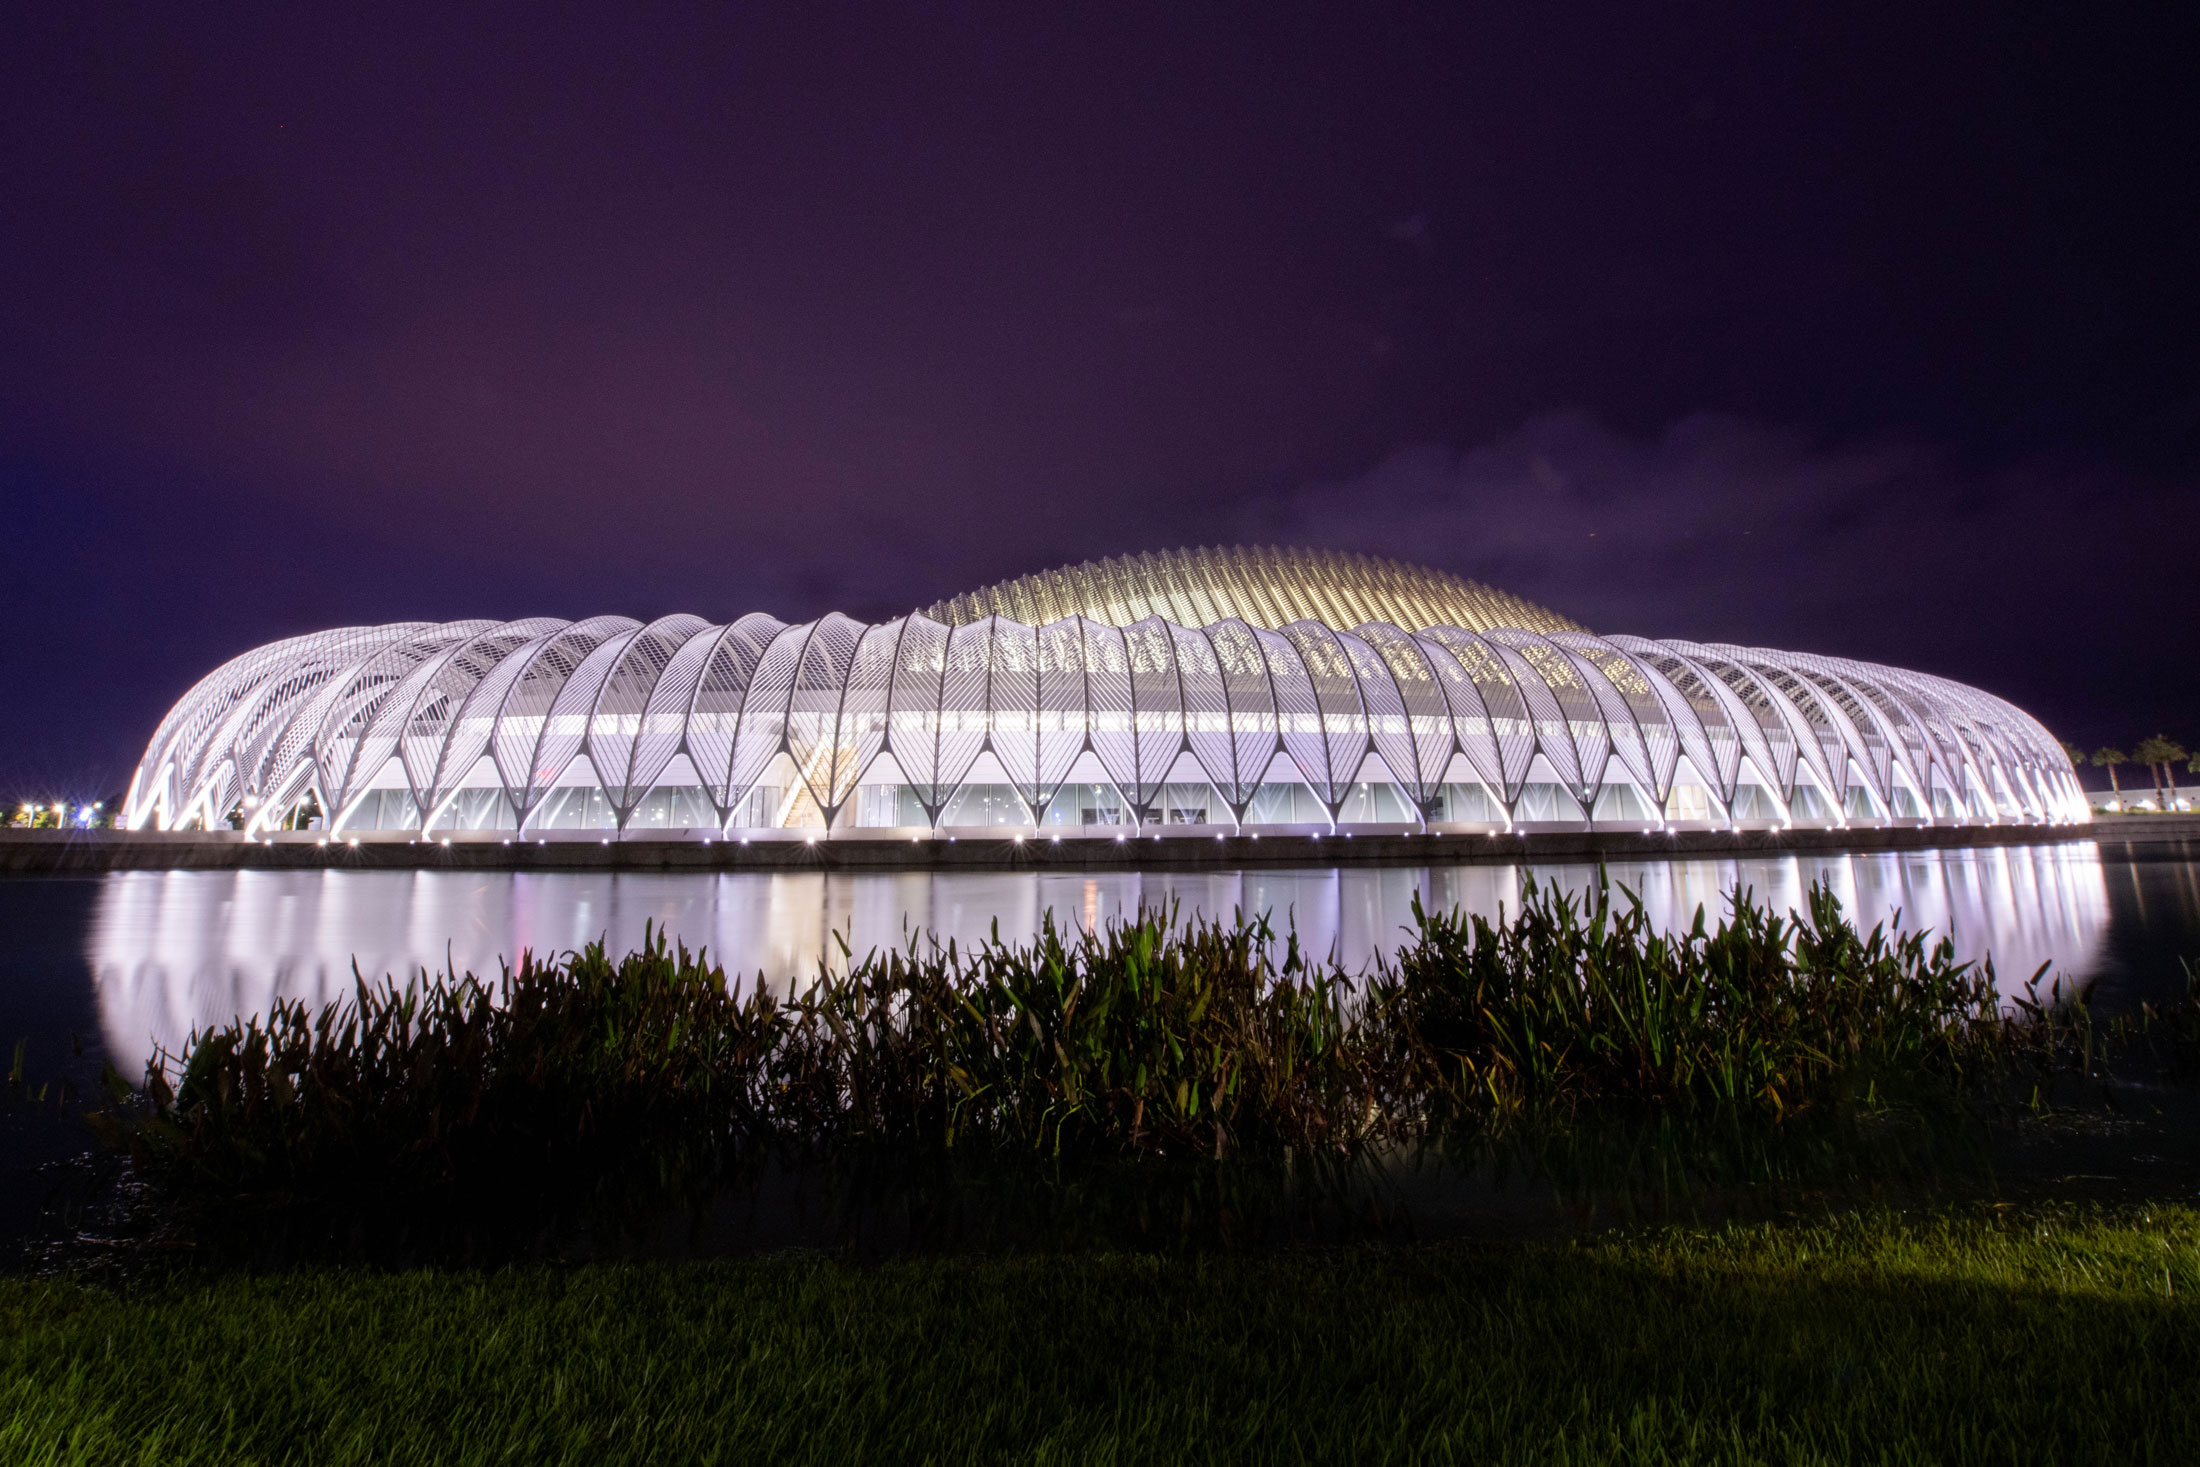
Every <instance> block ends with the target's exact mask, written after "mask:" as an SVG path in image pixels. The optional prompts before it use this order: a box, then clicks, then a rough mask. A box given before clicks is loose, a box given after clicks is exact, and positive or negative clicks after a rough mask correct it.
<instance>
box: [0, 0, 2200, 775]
mask: <svg viewBox="0 0 2200 1467" xmlns="http://www.w3.org/2000/svg"><path fill="white" fill-rule="evenodd" d="M2196 42H2200V11H2195V10H2194V9H2193V8H2191V7H2189V6H2168V5H2164V6H2159V7H2148V6H2118V7H2112V8H2108V9H2102V8H2099V7H2093V8H2067V7H2065V8H2060V9H2059V10H2056V11H2050V10H2048V9H2047V8H2045V7H2042V8H2041V9H2040V11H2039V12H2038V13H2037V14H2033V13H2031V12H2030V11H2028V10H2027V9H2024V8H2020V7H2012V6H2008V5H1978V6H1970V7H1956V6H1933V5H1910V6H1847V7H1828V8H1824V9H1821V10H1818V11H1815V12H1813V11H1806V10H1804V9H1801V8H1796V7H1765V6H1761V5H1732V6H1715V5H1696V6H1684V7H1672V6H1663V7H1643V6H1616V5H1615V6H1565V7H1554V6H1541V5H1535V6H1508V7H1502V8H1500V7H1494V6H1489V7H1485V6H1447V7H1436V6H1424V7H1416V8H1412V9H1395V10H1393V9H1386V8H1382V7H1371V6H1366V5H1338V6H1334V7H1321V8H1316V7H1303V6H1281V5H1264V6H1250V7H1245V8H1243V9H1238V8H1234V7H1209V6H1198V7H1187V6H1182V5H1163V6H1155V7H1152V8H1139V7H1134V6H1130V5H1107V6H1092V7H1079V8H1076V9H1075V10H1071V9H1070V8H1067V7H1059V6H1043V5H1042V6H1031V5H1010V6H1002V7H999V8H997V9H977V8H964V7H959V6H938V5H922V6H918V5H909V6H877V7H871V6H837V5H836V6H814V5H789V6H779V7H772V8H768V9H767V8H762V7H750V6H743V5H719V6H707V7H706V6H693V7H682V8H664V9H654V8H649V7H644V6H639V5H619V6H597V7H589V8H586V9H585V10H583V11H580V12H578V13H575V12H573V11H568V10H563V9H555V10H554V9H552V8H549V7H540V6H518V5H495V6H471V7H458V6H449V5H436V6H421V7H406V6H403V5H398V4H386V5H378V6H370V7H365V8H363V9H358V10H356V11H351V12H347V13H346V14H339V13H338V12H337V11H336V10H335V9H333V8H331V7H323V6H289V7H280V8H277V7H270V8H267V9H265V10H263V11H260V12H258V13H252V12H250V11H249V10H248V9H247V8H245V7H241V6H223V7H210V8H202V7H193V8H177V7H173V6H147V7H144V8H142V9H126V8H121V7H107V6H99V5H16V6H12V7H9V8H8V11H7V13H6V15H5V18H0V190H4V192H0V198H4V201H5V216H4V217H5V220H6V223H5V226H4V227H0V504H4V506H5V510H6V523H7V526H8V528H9V531H10V535H9V540H10V547H9V548H10V555H9V565H8V571H7V575H8V584H9V587H10V594H9V596H8V598H7V605H8V608H9V613H10V614H9V620H10V622H11V623H12V625H11V627H10V632H9V635H8V636H7V637H6V638H5V639H4V641H0V674H4V677H5V685H6V687H7V688H8V689H9V693H8V696H7V697H6V699H5V700H4V702H0V795H4V796H7V797H10V798H12V797H14V796H17V795H21V794H36V795H44V794H48V793H55V794H68V795H71V796H74V797H78V798H93V797H96V796H99V795H102V794H107V793H110V792H113V791H116V790H119V789H120V788H121V786H122V784H123V783H124V782H125V780H126V779H127V777H128V772H129V768H130V766H131V765H132V764H133V763H134V761H135V759H136V757H137V755H138V753H139V751H140V750H141V748H142V746H143V743H144V740H145V738H146V737H147V735H148V734H149V733H150V732H151V730H152V727H153V725H154V723H155V722H156V721H157V720H158V718H159V717H160V715H161V713H162V712H163V711H165V709H166V708H167V706H168V704H169V703H170V702H171V701H172V700H173V699H174V698H175V697H176V696H177V695H179V694H180V693H181V692H182V691H183V690H184V688H186V687H187V686H188V685H189V684H190V683H191V682H192V681H194V680H195V679H196V678H197V677H198V676H199V675H201V674H202V673H203V672H205V671H207V670H208V669H209V668H211V667H212V666H213V665H214V664H215V663H217V662H218V661H220V660H222V659H224V658H226V657H228V656H230V655H232V654H234V653H236V652H238V651H241V650H243V649H244V648H246V647H248V646H250V645H252V644H254V643H257V642H261V641H266V640H269V639H272V638H275V637H279V636H286V635H290V634H293V633H297V632H302V631H308V630H313V629H317V628H321V627H326V626H331V625H337V624H341V623H348V622H369V621H385V620H399V619H412V618H442V617H457V616H519V615H527V614H537V613H541V614H556V615H564V616H579V615H585V614H589V613H593V612H606V611H618V612H625V613H628V614H630V615H634V616H641V617H648V616H653V615H656V614H659V613H662V612H666V611H671V610H689V611H694V612H697V613H699V614H701V615H704V616H707V617H710V618H712V619H714V620H724V619H729V618H731V617H734V616H736V615H739V614H740V613H742V612H746V611H751V610H766V611H771V612H774V613H776V614H777V615H780V616H782V617H786V618H789V619H795V618H801V617H808V616H812V615H816V614H818V613H821V612H823V611H826V610H830V609H834V608H838V609H840V610H843V611H847V612H849V613H851V614H854V615H858V616H865V617H872V618H879V617H885V616H890V615H893V614H897V613H899V612H901V611H905V610H908V609H909V608H911V607H913V606H916V605H919V604H921V603H924V602H927V601H930V600H932V599H934V598H936V597H939V596H942V595H945V594H948V593H951V592H955V591H960V590H966V589H969V588H972V587H974V586H976V585H979V584H982V583H984V582H986V581H989V580H993V579H996V578H999V577H1003V576H1008V575H1014V574H1018V573H1021V572H1024V571H1029V570H1034V569H1039V568H1043V567H1045V566H1048V565H1053V564H1058V563H1060V562H1063V561H1066V560H1080V559H1085V558H1087V557H1091V556H1097V555H1103V554H1113V553H1120V552H1125V551H1134V550H1141V549H1154V548H1162V547H1167V546H1172V545H1179V544H1213V543H1222V542H1236V541H1246V540H1262V541H1276V542H1282V543H1296V544H1307V545H1319V546H1335V547H1340V548H1350V549H1361V550H1370V551H1377V552H1381V553H1384V554H1389V555H1395V556H1400V557H1404V558H1408V559H1413V560H1418V561H1423V562H1426V563H1429V564H1432V565H1436V566H1441V567H1443V568H1445V569H1449V570H1453V571H1457V572H1461V573H1463V574H1466V575H1470V576H1475V577H1478V578H1480V579H1484V580H1488V581H1491V582H1493V583H1495V584H1498V585H1501V586H1504V587H1506V588H1507V589H1510V590H1513V591H1516V592H1518V593H1520V594H1522V595H1524V596H1528V597H1530V598H1532V599H1536V600H1540V601H1543V602H1546V603H1548V604H1549V605H1551V606H1553V607H1555V608H1557V609H1559V610H1561V611H1564V612H1566V613H1568V614H1570V615H1572V616H1575V617H1577V618H1579V619H1581V620H1583V621H1585V622H1587V623H1589V624H1590V625H1591V626H1593V627H1595V628H1597V629H1598V630H1601V631H1627V632H1639V633H1644V634H1648V635H1671V636H1690V637H1700V638H1705V639H1715V640H1725V641H1735V642H1750V643H1759V644H1763V645H1769V646H1774V647H1784V648H1791V649H1797V650H1810V651H1823V652H1831V653H1838V654H1843V655H1849V656H1856V657H1863V658H1870V659H1875V660H1880V661H1887V662H1894V663H1899V664H1902V665H1906V666H1911V667H1916V668H1920V669H1923V670H1926V671H1931V672H1936V673H1943V674H1947V675H1950V676H1953V677H1957V678H1961V679H1963V680H1966V681H1969V682H1973V683H1976V684H1978V685H1980V686H1983V687H1986V688H1988V689H1991V690H1993V691H1995V692H1998V693H2001V694H2003V695H2005V696H2007V697H2010V698H2012V699H2014V700H2016V701H2017V702H2019V703H2020V704H2022V705H2023V706H2025V707H2026V708H2028V709H2029V710H2031V711H2032V712H2034V713H2035V714H2037V715H2038V716H2039V717H2041V718H2042V719H2043V720H2045V721H2046V722H2047V723H2048V725H2049V727H2050V728H2052V729H2053V730H2054V731H2056V732H2057V733H2058V734H2061V735H2062V736H2063V737H2065V738H2069V739H2073V740H2077V741H2081V742H2083V743H2085V744H2086V745H2087V746H2089V747H2090V746H2091V745H2093V744H2096V743H2100V742H2104V741H2114V742H2125V741H2128V740H2130V739H2133V738H2135V737H2137V736H2139V735H2141V734H2145V733H2151V732H2154V731H2156V730H2157V729H2160V730H2161V731H2164V732H2167V733H2169V734H2171V735H2172V736H2180V737H2183V738H2184V739H2185V740H2186V741H2187V742H2196V740H2195V735H2200V678H2196V675H2195V673H2196V661H2200V634H2196V627H2200V615H2196V601H2200V592H2196V590H2195V571H2194V567H2195V560H2196V555H2200V493H2196V492H2195V491H2196V488H2200V347H2196V344H2200V203H2196V199H2200V189H2196V188H2195V186H2194V180H2195V173H2196V169H2200V88H2196V87H2195V86H2194V85H2193V81H2192V78H2193V76H2194V75H2195V74H2196V66H2200V45H2196Z"/></svg>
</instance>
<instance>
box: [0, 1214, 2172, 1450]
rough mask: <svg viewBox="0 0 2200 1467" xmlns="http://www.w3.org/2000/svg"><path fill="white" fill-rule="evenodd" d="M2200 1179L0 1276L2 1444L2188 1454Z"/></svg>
mask: <svg viewBox="0 0 2200 1467" xmlns="http://www.w3.org/2000/svg"><path fill="white" fill-rule="evenodd" d="M2196 1380H2200V1213H2196V1212H2194V1211H2192V1210H2188V1209H2181V1208H2171V1209H2164V1208H2151V1209H2132V1210H2128V1211H2122V1212H2091V1211H2083V1212H2081V1211H2068V1210H2063V1211H2037V1210H2034V1211H2022V1210H2009V1211H2003V1212H1998V1213H1996V1212H1977V1213H1967V1214H1962V1215H1956V1216H1940V1217H1916V1218H1908V1219H1905V1218H1901V1217H1891V1216H1879V1217H1864V1218H1852V1219H1847V1220H1840V1221H1832V1222H1816V1223H1808V1224H1802V1223H1798V1224H1792V1225H1785V1226H1770V1227H1747V1228H1731V1229H1716V1230H1664V1231H1658V1232H1643V1233H1627V1234H1605V1235H1600V1236H1597V1237H1593V1238H1589V1239H1585V1240H1580V1241H1573V1242H1563V1241H1552V1242H1531V1243H1516V1242H1506V1243H1494V1242H1493V1243H1474V1244H1451V1245H1438V1246H1425V1247H1416V1248H1396V1249H1382V1248H1356V1249H1346V1250H1335V1251H1308V1252H1299V1253H1277V1254H1265V1255H1249V1256H1208V1257H1200V1258H1186V1259H1175V1258H1152V1257H1133V1256H1112V1257H1094V1256H1068V1257H1053V1256H1029V1257H1020V1258H994V1259H949V1260H939V1259H932V1260H919V1261H909V1262H895V1263H888V1264H883V1265H875V1266H855V1265H848V1264H842V1263H836V1262H831V1261H827V1260H824V1259H820V1258H818V1257H815V1256H782V1257H774V1258H765V1259H758V1260H750V1261H742V1262H730V1263H711V1264H687V1265H639V1266H626V1265H595V1266H586V1267H571V1268H554V1267H531V1268H520V1269H512V1270H508V1271H502V1272H496V1273H487V1274H476V1273H466V1272H422V1273H408V1274H382V1275H375V1274H363V1273H349V1272H335V1271H298V1272H289V1273H279V1274H274V1275H264V1276H245V1275H229V1276H221V1277H205V1276H184V1277H180V1278H176V1279H172V1280H169V1281H166V1282H160V1283H153V1284H137V1285H132V1286H130V1287H128V1288H125V1289H120V1290H117V1289H113V1288H106V1287H91V1286H85V1285H80V1284H73V1283H57V1282H40V1281H31V1280H24V1279H9V1280H0V1462H7V1463H15V1464H43V1463H63V1462H131V1463H138V1462H143V1463H147V1464H152V1463H158V1464H161V1467H182V1464H186V1463H201V1462H207V1463H212V1462H221V1463H232V1462H315V1463H341V1462H385V1461H392V1462H483V1463H487V1462H571V1463H576V1464H581V1463H586V1464H607V1463H625V1462H686V1461H699V1462H775V1463H783V1462H803V1461H819V1462H846V1461H857V1460H868V1461H880V1462H905V1461H906V1462H920V1461H933V1462H956V1463H960V1462H972V1461H990V1460H1017V1461H1022V1460H1037V1461H1100V1462H1117V1461H1122V1462H1130V1461H1177V1460H1187V1461H1202V1462H1214V1461H1233V1462H1266V1461H1286V1460H1289V1461H1298V1460H1306V1461H1323V1462H1344V1461H1376V1460H1383V1461H1473V1462H1500V1461H1521V1462H1603V1461H1628V1462H1697V1461H1703V1462H1778V1463H1801V1462H1819V1461H1829V1462H1880V1461H1888V1462H1997V1463H2000V1462H2057V1463H2070V1462H2096V1461H2097V1462H2120V1463H2121V1462H2194V1461H2200V1400H2196V1397H2195V1393H2194V1384H2195V1381H2196Z"/></svg>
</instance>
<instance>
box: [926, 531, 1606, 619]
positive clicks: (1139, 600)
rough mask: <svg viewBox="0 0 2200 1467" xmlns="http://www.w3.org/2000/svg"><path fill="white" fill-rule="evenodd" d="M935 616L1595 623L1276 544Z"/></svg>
mask: <svg viewBox="0 0 2200 1467" xmlns="http://www.w3.org/2000/svg"><path fill="white" fill-rule="evenodd" d="M924 615H926V616H928V617H931V618H932V619H933V620H934V621H941V622H946V623H948V624H949V625H951V626H963V625H967V624H969V623H971V622H974V621H982V620H984V619H985V618H986V617H988V616H996V615H998V616H1005V617H1009V618H1011V619H1013V620H1016V621H1020V622H1026V623H1029V624H1031V625H1034V626H1039V625H1044V624H1045V623H1047V622H1051V621H1058V620H1060V619H1061V618H1063V617H1068V616H1084V617H1088V618H1090V619H1091V620H1093V621H1096V622H1101V623H1103V624H1105V625H1108V626H1116V627H1126V626H1129V625H1130V624H1131V623H1133V622H1135V621H1138V620H1140V619H1141V618H1143V617H1148V616H1160V617H1165V618H1167V619H1168V620H1170V621H1173V622H1177V623H1180V624H1182V625H1184V626H1195V627H1197V626H1206V625H1208V624H1209V623H1211V622H1217V621H1222V620H1225V619H1227V618H1229V617H1237V618H1238V619H1240V620H1242V621H1245V622H1248V623H1250V624H1251V625H1253V626H1257V627H1268V628H1276V627H1282V626H1286V625H1288V624H1289V623H1291V622H1294V621H1299V620H1311V621H1318V622H1321V623H1323V624H1324V625H1326V626H1331V627H1335V628H1338V629H1339V630H1350V629H1351V628H1353V627H1356V626H1359V625H1360V624H1362V623H1363V622H1371V621H1382V622H1389V623H1391V624H1393V625H1395V626H1399V627H1403V628H1405V629H1406V630H1408V631H1419V630H1421V629H1422V628H1423V627H1434V626H1453V627H1463V628H1465V629H1466V630H1468V631H1489V630H1492V629H1494V628H1498V627H1517V628H1520V629H1521V630H1523V631H1531V632H1578V631H1586V630H1587V628H1585V627H1583V626H1582V625H1581V624H1580V623H1578V622H1575V621H1572V620H1569V619H1568V618H1566V617H1563V616H1560V615H1559V614H1558V613H1557V612H1555V611H1551V610H1548V609H1546V608H1544V607H1541V606H1538V605H1536V604H1535V603H1534V602H1532V601H1523V600H1522V599H1521V598H1520V597H1518V596H1514V595H1512V594H1510V593H1509V592H1505V591H1500V590H1497V589H1496V588H1494V587H1491V586H1485V585H1482V584H1481V583H1480V582H1477V581H1469V580H1466V579H1463V578H1462V577H1459V576H1454V575H1447V574H1446V573H1444V572H1443V571H1438V570H1430V569H1428V568H1426V567H1424V566H1415V565H1403V564H1401V563H1399V562H1398V561H1395V560H1380V559H1377V558H1376V557H1374V556H1371V555H1353V554H1349V553H1346V552H1343V551H1335V550H1290V549H1277V548H1274V547H1272V546H1230V547H1217V548H1215V549H1212V550H1210V549H1204V548H1202V549H1199V550H1158V551H1150V552H1148V553H1146V554H1143V555H1127V556H1121V557H1110V558H1108V559H1105V560H1088V561H1086V562H1085V563H1084V564H1082V565H1069V566H1063V567H1061V568H1060V569H1058V570H1050V571H1041V572H1039V573H1038V574H1036V575H1029V576H1019V577H1018V578H1017V579H1015V580H1012V581H1002V582H1000V583H999V584H997V585H992V586H987V587H985V588H984V589H983V590H979V591H971V592H967V593H965V594H963V595H961V596H954V597H950V598H949V599H947V600H945V601H941V602H937V603H935V604H933V605H931V606H927V607H926V608H924Z"/></svg>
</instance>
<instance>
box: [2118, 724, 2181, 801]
mask: <svg viewBox="0 0 2200 1467" xmlns="http://www.w3.org/2000/svg"><path fill="white" fill-rule="evenodd" d="M2131 754H2132V757H2133V758H2134V759H2136V760H2138V761H2139V762H2140V763H2141V764H2144V765H2145V766H2146V767H2147V772H2148V773H2149V774H2152V775H2153V776H2154V803H2155V804H2156V805H2157V806H2158V807H2159V808H2161V809H2164V810H2167V809H2168V808H2169V801H2168V800H2166V799H2164V798H2163V797H2162V772H2163V771H2164V770H2166V769H2168V768H2169V767H2170V764H2171V762H2172V761H2174V760H2178V759H2182V758H2184V757H2186V756H2185V747H2184V745H2182V744H2179V743H2175V742H2173V741H2171V740H2169V739H2167V738H2164V737H2163V736H2162V735H2160V734H2156V735H2154V737H2152V738H2148V739H2141V740H2139V747H2138V748H2136V749H2133V750H2132V751H2131ZM2169 787H2170V789H2171V790H2172V791H2174V790H2175V789H2176V788H2177V776H2176V775H2175V774H2174V773H2173V774H2171V775H2170V777H2169Z"/></svg>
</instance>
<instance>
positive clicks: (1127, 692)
mask: <svg viewBox="0 0 2200 1467" xmlns="http://www.w3.org/2000/svg"><path fill="white" fill-rule="evenodd" d="M1076 625H1077V627H1078V629H1079V633H1080V636H1081V639H1082V640H1083V642H1084V648H1085V687H1086V689H1087V693H1086V697H1087V699H1088V710H1089V711H1088V713H1087V718H1088V720H1089V727H1088V731H1087V737H1088V738H1089V739H1090V740H1091V741H1092V752H1093V757H1094V758H1096V759H1098V760H1099V761H1100V767H1101V768H1102V769H1105V770H1106V771H1107V772H1108V778H1109V779H1111V780H1113V781H1114V782H1115V785H1116V788H1117V789H1119V790H1121V791H1122V792H1123V797H1124V798H1125V799H1127V800H1129V801H1130V802H1131V804H1132V806H1133V807H1134V808H1142V807H1143V806H1144V804H1145V799H1144V797H1142V796H1141V794H1140V793H1139V783H1138V728H1137V704H1136V701H1135V699H1134V698H1133V696H1132V691H1131V656H1130V650H1129V648H1128V647H1127V646H1126V645H1125V643H1124V635H1125V634H1124V632H1123V629H1122V628H1121V627H1112V626H1108V625H1106V624H1104V623H1102V622H1096V621H1092V620H1089V619H1087V618H1084V617H1079V618H1078V619H1077V622H1076Z"/></svg>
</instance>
